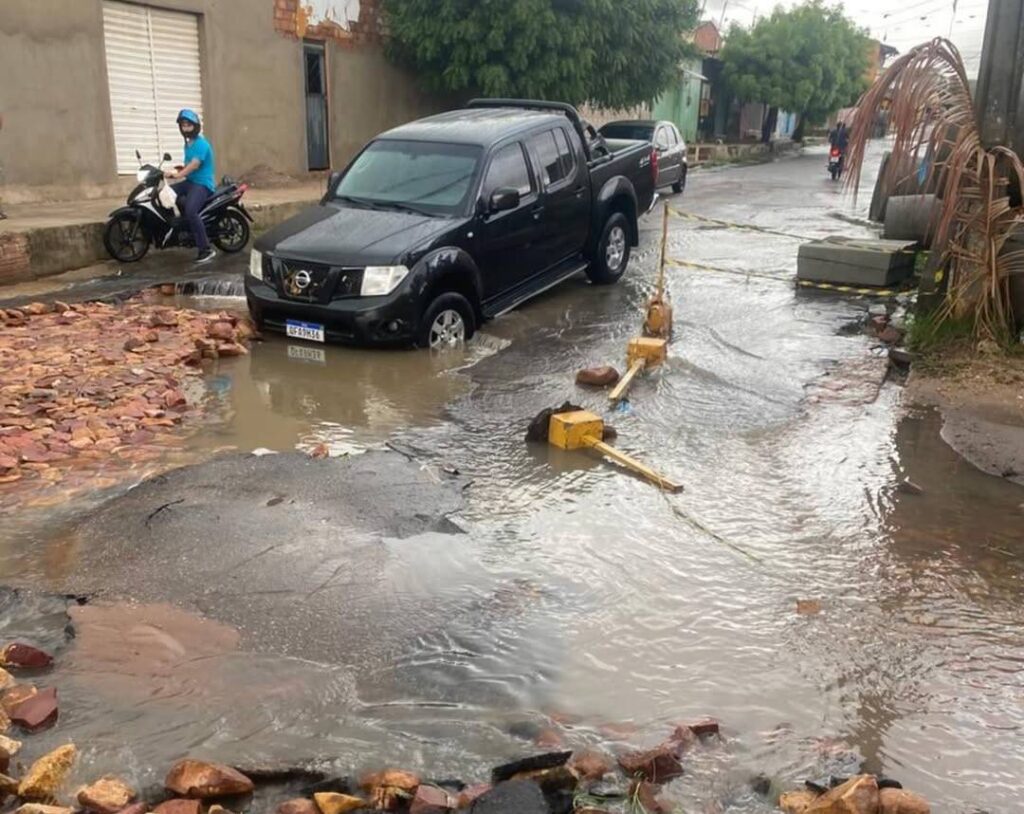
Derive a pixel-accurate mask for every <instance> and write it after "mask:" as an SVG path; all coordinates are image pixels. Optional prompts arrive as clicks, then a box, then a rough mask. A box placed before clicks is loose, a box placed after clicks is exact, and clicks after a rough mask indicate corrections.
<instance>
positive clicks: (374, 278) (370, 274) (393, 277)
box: [359, 266, 409, 297]
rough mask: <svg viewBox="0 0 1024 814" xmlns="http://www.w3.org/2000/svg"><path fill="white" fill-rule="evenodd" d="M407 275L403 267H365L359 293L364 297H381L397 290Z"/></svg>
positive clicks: (407, 270)
mask: <svg viewBox="0 0 1024 814" xmlns="http://www.w3.org/2000/svg"><path fill="white" fill-rule="evenodd" d="M408 274H409V269H407V268H406V267H405V266H367V267H366V269H365V270H364V271H363V285H362V287H361V288H360V289H359V293H360V295H362V296H364V297H383V296H384V295H386V294H390V293H391V292H392V291H394V290H395V289H396V288H398V284H399V283H400V282H402V280H404V279H405V278H406V276H407V275H408Z"/></svg>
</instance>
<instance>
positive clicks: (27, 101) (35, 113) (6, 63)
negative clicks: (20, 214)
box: [0, 0, 114, 200]
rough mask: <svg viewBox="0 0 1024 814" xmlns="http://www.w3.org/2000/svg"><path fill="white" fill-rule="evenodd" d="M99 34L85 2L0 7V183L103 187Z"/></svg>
mask: <svg viewBox="0 0 1024 814" xmlns="http://www.w3.org/2000/svg"><path fill="white" fill-rule="evenodd" d="M102 32H103V21H102V18H101V16H100V5H99V3H98V2H94V1H93V0H76V2H70V3H69V2H67V0H2V1H0V116H2V117H3V129H2V130H0V172H2V176H0V182H2V183H4V184H5V185H10V186H19V185H28V184H33V185H35V184H60V183H65V182H67V181H68V180H69V179H73V181H74V182H78V183H84V184H102V183H104V182H106V181H109V180H111V177H112V176H113V174H114V153H113V149H112V148H111V146H110V145H111V140H112V138H113V135H112V130H111V125H110V104H109V101H108V99H107V96H106V87H107V67H106V59H105V57H104V55H103V33H102ZM101 89H102V92H100V91H101ZM4 197H5V198H7V199H8V200H9V199H10V198H11V196H10V195H5V196H4Z"/></svg>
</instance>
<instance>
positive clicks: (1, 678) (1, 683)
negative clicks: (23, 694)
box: [0, 458, 17, 692]
mask: <svg viewBox="0 0 1024 814" xmlns="http://www.w3.org/2000/svg"><path fill="white" fill-rule="evenodd" d="M3 463H4V461H3V459H2V458H0V466H3ZM14 466H17V462H15V464H14ZM15 683H16V681H15V678H14V676H12V675H11V674H10V673H8V672H7V671H6V670H5V669H3V668H2V667H0V692H3V691H4V690H9V689H10V688H11V687H13V686H14V685H15Z"/></svg>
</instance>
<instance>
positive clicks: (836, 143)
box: [828, 122, 850, 153]
mask: <svg viewBox="0 0 1024 814" xmlns="http://www.w3.org/2000/svg"><path fill="white" fill-rule="evenodd" d="M828 143H829V144H831V145H832V146H833V147H838V148H839V151H840V152H842V153H845V152H846V145H847V144H849V143H850V134H849V132H848V131H847V129H846V124H845V123H844V122H839V124H837V125H836V129H835V130H833V131H832V132H831V133H829V134H828Z"/></svg>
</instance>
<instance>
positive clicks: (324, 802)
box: [314, 791, 366, 814]
mask: <svg viewBox="0 0 1024 814" xmlns="http://www.w3.org/2000/svg"><path fill="white" fill-rule="evenodd" d="M314 799H315V800H316V806H317V808H318V809H319V810H320V814H345V812H346V811H356V810H358V809H360V808H364V807H365V806H366V800H364V799H362V798H361V797H353V796H352V795H350V794H338V793H337V792H333V791H325V792H321V793H320V794H317V795H315V796H314Z"/></svg>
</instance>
